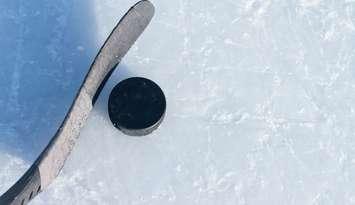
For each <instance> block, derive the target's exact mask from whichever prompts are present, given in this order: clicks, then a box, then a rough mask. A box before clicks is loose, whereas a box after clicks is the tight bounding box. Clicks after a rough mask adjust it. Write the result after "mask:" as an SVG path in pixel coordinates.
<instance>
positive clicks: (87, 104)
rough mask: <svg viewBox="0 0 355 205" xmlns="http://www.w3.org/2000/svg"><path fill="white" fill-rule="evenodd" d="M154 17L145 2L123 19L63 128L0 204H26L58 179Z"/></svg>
mask: <svg viewBox="0 0 355 205" xmlns="http://www.w3.org/2000/svg"><path fill="white" fill-rule="evenodd" d="M153 15H154V6H153V5H152V4H151V3H150V2H149V1H148V0H142V1H139V2H138V3H136V4H135V5H134V6H133V7H131V8H130V9H129V10H128V12H127V13H126V14H125V15H124V16H123V17H122V19H121V20H120V21H119V23H118V24H117V25H116V27H115V28H114V29H113V31H112V32H111V34H110V35H109V37H108V38H107V40H106V41H105V43H104V45H103V46H102V47H101V49H100V51H99V53H98V54H97V56H96V57H95V60H94V62H93V63H92V65H91V67H90V70H89V72H88V74H87V75H86V77H85V79H84V82H83V83H82V85H81V87H80V89H79V91H78V93H77V95H76V98H75V99H74V101H73V104H72V105H71V107H70V109H69V112H68V113H67V115H66V117H65V119H64V121H63V123H62V125H61V126H60V128H59V129H58V131H57V132H56V134H55V135H54V137H53V138H52V139H51V140H50V142H49V144H48V145H47V147H46V148H45V149H44V151H43V152H42V153H41V154H40V156H39V157H38V158H37V160H36V161H35V162H34V163H33V165H32V166H31V167H30V169H28V170H27V171H26V173H25V174H24V175H23V176H22V177H21V178H20V179H19V180H18V181H17V182H16V183H15V184H14V185H13V186H12V187H11V188H10V189H9V190H8V191H6V192H5V193H4V194H3V195H2V196H1V197H0V205H25V204H27V203H28V202H29V201H30V200H31V199H33V197H35V196H36V195H37V194H38V193H39V192H41V191H42V190H43V189H45V188H46V187H47V186H48V185H49V184H50V183H51V182H52V181H53V180H54V179H55V178H56V177H57V175H58V174H59V172H60V170H61V169H62V167H63V166H64V163H65V160H66V158H67V157H68V155H69V154H70V152H71V150H72V149H73V146H74V143H75V140H76V139H77V137H78V136H79V133H80V129H81V128H82V127H83V125H84V123H85V121H86V119H87V118H88V116H89V113H90V111H91V109H92V107H93V104H95V101H96V99H97V97H98V95H99V94H100V92H101V89H102V88H103V86H104V85H105V83H106V81H107V79H108V78H109V77H110V75H111V73H112V72H113V70H114V69H115V67H116V65H117V64H118V63H119V62H120V61H121V59H122V58H123V56H124V55H125V54H126V53H127V51H128V50H129V49H130V47H131V46H132V45H133V44H134V42H135V41H136V40H137V39H138V37H139V36H140V35H141V33H142V32H143V31H144V29H145V28H146V27H147V26H148V24H149V22H150V20H151V19H152V17H153Z"/></svg>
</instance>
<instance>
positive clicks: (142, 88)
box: [108, 77, 166, 136]
mask: <svg viewBox="0 0 355 205" xmlns="http://www.w3.org/2000/svg"><path fill="white" fill-rule="evenodd" d="M165 109H166V100H165V96H164V93H163V91H162V90H161V89H160V87H159V86H158V85H157V84H156V83H154V82H153V81H151V80H149V79H146V78H141V77H133V78H128V79H126V80H123V81H121V82H120V83H118V84H117V85H116V86H115V87H114V88H113V90H112V91H111V94H110V97H109V102H108V112H109V117H110V120H111V121H112V123H113V125H114V126H115V127H117V128H118V129H120V130H121V131H123V132H124V133H125V134H128V135H133V136H142V135H146V134H149V133H151V132H152V131H153V130H155V129H156V128H157V127H158V126H159V124H160V122H161V121H162V118H163V117H164V114H165Z"/></svg>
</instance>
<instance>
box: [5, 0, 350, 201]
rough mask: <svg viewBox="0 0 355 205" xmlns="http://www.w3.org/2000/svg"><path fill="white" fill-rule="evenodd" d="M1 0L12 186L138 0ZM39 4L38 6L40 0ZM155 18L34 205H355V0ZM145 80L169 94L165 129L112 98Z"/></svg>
mask: <svg viewBox="0 0 355 205" xmlns="http://www.w3.org/2000/svg"><path fill="white" fill-rule="evenodd" d="M11 2H12V3H9V2H8V1H0V28H1V29H0V37H1V38H0V45H1V48H2V49H1V50H0V54H1V56H2V57H1V61H0V69H1V73H0V88H1V91H2V92H1V95H0V106H1V110H2V111H1V112H2V115H1V117H0V135H1V136H0V162H1V163H2V166H1V167H0V191H2V192H3V191H5V190H6V189H7V188H8V187H9V186H10V185H11V184H12V183H14V182H15V180H17V179H18V178H19V177H20V176H21V175H22V173H23V172H24V171H25V170H26V168H27V167H28V166H29V165H30V164H31V163H32V162H33V160H34V159H35V158H36V157H37V155H38V154H39V153H40V152H41V150H42V149H43V148H44V146H45V145H46V144H47V143H48V141H49V140H50V138H51V137H52V136H53V134H54V132H55V130H56V129H57V127H58V126H59V124H60V122H61V120H62V119H63V117H64V114H65V112H66V110H67V109H68V107H69V105H70V103H71V100H72V99H73V97H74V95H75V91H76V89H77V88H78V86H79V85H80V83H81V80H82V79H83V78H84V76H83V75H84V74H85V72H86V71H87V69H88V66H89V65H90V63H91V61H92V60H93V57H94V55H95V54H96V52H97V49H98V48H99V46H100V45H101V44H102V42H103V41H104V40H105V38H106V37H107V35H108V34H109V32H110V31H111V29H112V28H113V26H114V25H115V24H116V23H117V21H118V19H120V17H121V16H122V15H123V14H124V13H125V11H127V9H128V8H129V7H130V6H131V5H133V4H134V3H135V1H134V0H90V1H74V0H58V1H55V2H54V1H53V2H52V1H45V0H40V1H38V3H31V2H30V1H24V0H15V1H11ZM36 2H37V1H36ZM152 2H153V3H154V5H155V7H156V15H155V17H154V18H153V21H152V22H151V24H150V25H149V26H148V28H147V30H146V31H145V32H144V33H143V35H142V36H141V38H140V39H139V40H138V41H137V43H136V44H135V45H134V46H133V47H132V49H131V50H130V51H129V53H128V54H127V56H126V57H125V58H124V61H123V62H122V64H120V65H119V66H118V69H117V70H116V71H115V73H114V74H113V76H112V77H111V78H110V80H109V82H108V84H107V85H106V87H105V88H104V90H103V92H102V94H101V96H100V97H99V99H98V102H97V105H96V106H95V108H94V110H93V112H92V113H91V116H90V118H89V120H88V122H87V124H86V126H85V128H84V129H83V131H82V133H81V136H80V138H79V140H78V142H77V144H76V146H75V148H74V150H73V152H72V154H71V155H70V157H69V159H68V160H67V162H66V165H65V167H64V169H63V171H62V172H61V174H60V176H59V177H58V178H57V180H55V182H54V183H53V184H52V185H51V186H50V187H49V189H47V190H45V191H44V192H43V193H42V194H40V195H39V196H38V197H37V198H36V199H35V200H34V201H33V202H32V203H31V204H33V205H48V204H49V205H63V204H66V205H96V204H100V205H116V204H119V205H121V204H122V205H141V204H142V205H148V204H149V205H166V204H175V205H183V204H186V205H190V204H191V205H192V204H201V205H217V204H218V205H219V204H221V205H232V204H233V205H265V204H268V205H275V204H280V205H283V204H288V205H293V204H294V205H318V204H319V205H328V204H329V205H330V204H334V205H339V204H344V205H347V204H355V125H354V120H355V69H354V68H355V52H354V51H355V1H353V0H220V1H216V0H177V1H167V0H153V1H152ZM132 76H142V77H147V78H149V79H152V80H153V81H155V82H156V83H158V84H159V85H160V86H161V87H162V89H163V90H164V92H165V95H166V97H167V115H166V117H165V120H164V122H163V123H162V125H161V127H160V128H159V129H158V130H157V131H155V132H154V133H153V134H152V135H149V136H146V137H142V138H135V137H129V136H125V135H123V134H122V133H121V132H119V131H118V130H116V129H115V128H114V127H113V126H112V124H111V122H110V121H109V118H108V114H107V101H108V95H109V93H110V91H111V89H112V88H113V87H114V86H115V85H116V83H118V82H119V81H120V80H122V79H125V78H127V77H132Z"/></svg>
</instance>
